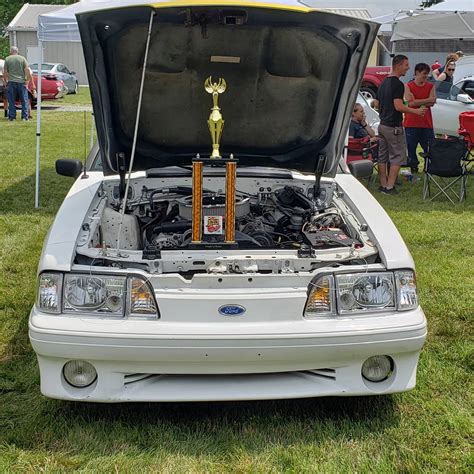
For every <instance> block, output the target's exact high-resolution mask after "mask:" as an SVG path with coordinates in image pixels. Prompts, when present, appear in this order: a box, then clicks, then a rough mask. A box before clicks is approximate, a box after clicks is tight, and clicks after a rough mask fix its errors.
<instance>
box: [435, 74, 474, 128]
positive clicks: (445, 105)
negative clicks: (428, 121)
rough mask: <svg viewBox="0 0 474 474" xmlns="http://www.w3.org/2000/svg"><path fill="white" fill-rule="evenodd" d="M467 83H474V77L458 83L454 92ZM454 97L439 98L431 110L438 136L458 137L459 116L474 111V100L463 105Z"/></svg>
mask: <svg viewBox="0 0 474 474" xmlns="http://www.w3.org/2000/svg"><path fill="white" fill-rule="evenodd" d="M466 81H469V82H473V81H474V76H473V75H471V76H468V77H465V78H463V79H462V80H461V81H459V82H457V83H455V84H454V86H453V90H454V89H455V88H456V89H459V91H460V92H462V91H461V88H462V87H463V85H464V84H465V82H466ZM455 95H456V94H454V96H452V97H449V98H441V97H440V96H438V98H437V100H436V104H435V105H434V106H433V107H432V108H431V113H432V116H433V129H434V132H435V133H436V134H441V135H449V136H452V137H457V136H458V128H459V114H460V113H462V112H473V111H474V100H473V101H472V102H471V103H463V102H460V101H458V100H456V97H455Z"/></svg>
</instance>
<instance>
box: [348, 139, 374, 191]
mask: <svg viewBox="0 0 474 474" xmlns="http://www.w3.org/2000/svg"><path fill="white" fill-rule="evenodd" d="M377 148H378V144H377V143H371V142H370V137H369V136H367V137H364V138H352V137H349V142H348V144H347V147H346V150H347V157H346V163H347V164H349V163H352V162H353V161H359V160H369V161H371V162H372V164H373V165H375V164H376V162H377V159H376V158H377ZM371 182H372V176H371V177H370V178H369V179H368V182H367V187H368V186H370V183H371Z"/></svg>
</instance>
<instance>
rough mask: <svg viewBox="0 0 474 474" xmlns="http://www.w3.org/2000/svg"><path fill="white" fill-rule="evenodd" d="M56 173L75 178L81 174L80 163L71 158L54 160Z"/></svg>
mask: <svg viewBox="0 0 474 474" xmlns="http://www.w3.org/2000/svg"><path fill="white" fill-rule="evenodd" d="M56 173H58V174H60V175H61V176H71V177H72V178H77V177H78V176H79V175H80V174H81V173H82V162H81V161H80V160H73V159H71V158H61V159H60V160H56Z"/></svg>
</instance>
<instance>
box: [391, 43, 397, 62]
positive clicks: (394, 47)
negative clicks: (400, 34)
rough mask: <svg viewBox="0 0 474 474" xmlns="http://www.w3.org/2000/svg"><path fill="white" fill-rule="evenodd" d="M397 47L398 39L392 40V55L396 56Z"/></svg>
mask: <svg viewBox="0 0 474 474" xmlns="http://www.w3.org/2000/svg"><path fill="white" fill-rule="evenodd" d="M396 49H397V42H396V41H393V42H392V52H391V53H390V57H392V58H393V57H394V56H395V51H396Z"/></svg>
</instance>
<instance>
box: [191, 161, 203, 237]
mask: <svg viewBox="0 0 474 474" xmlns="http://www.w3.org/2000/svg"><path fill="white" fill-rule="evenodd" d="M191 240H192V243H193V244H199V243H201V240H202V161H200V160H199V158H197V157H196V159H195V160H193V219H192V237H191Z"/></svg>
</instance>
